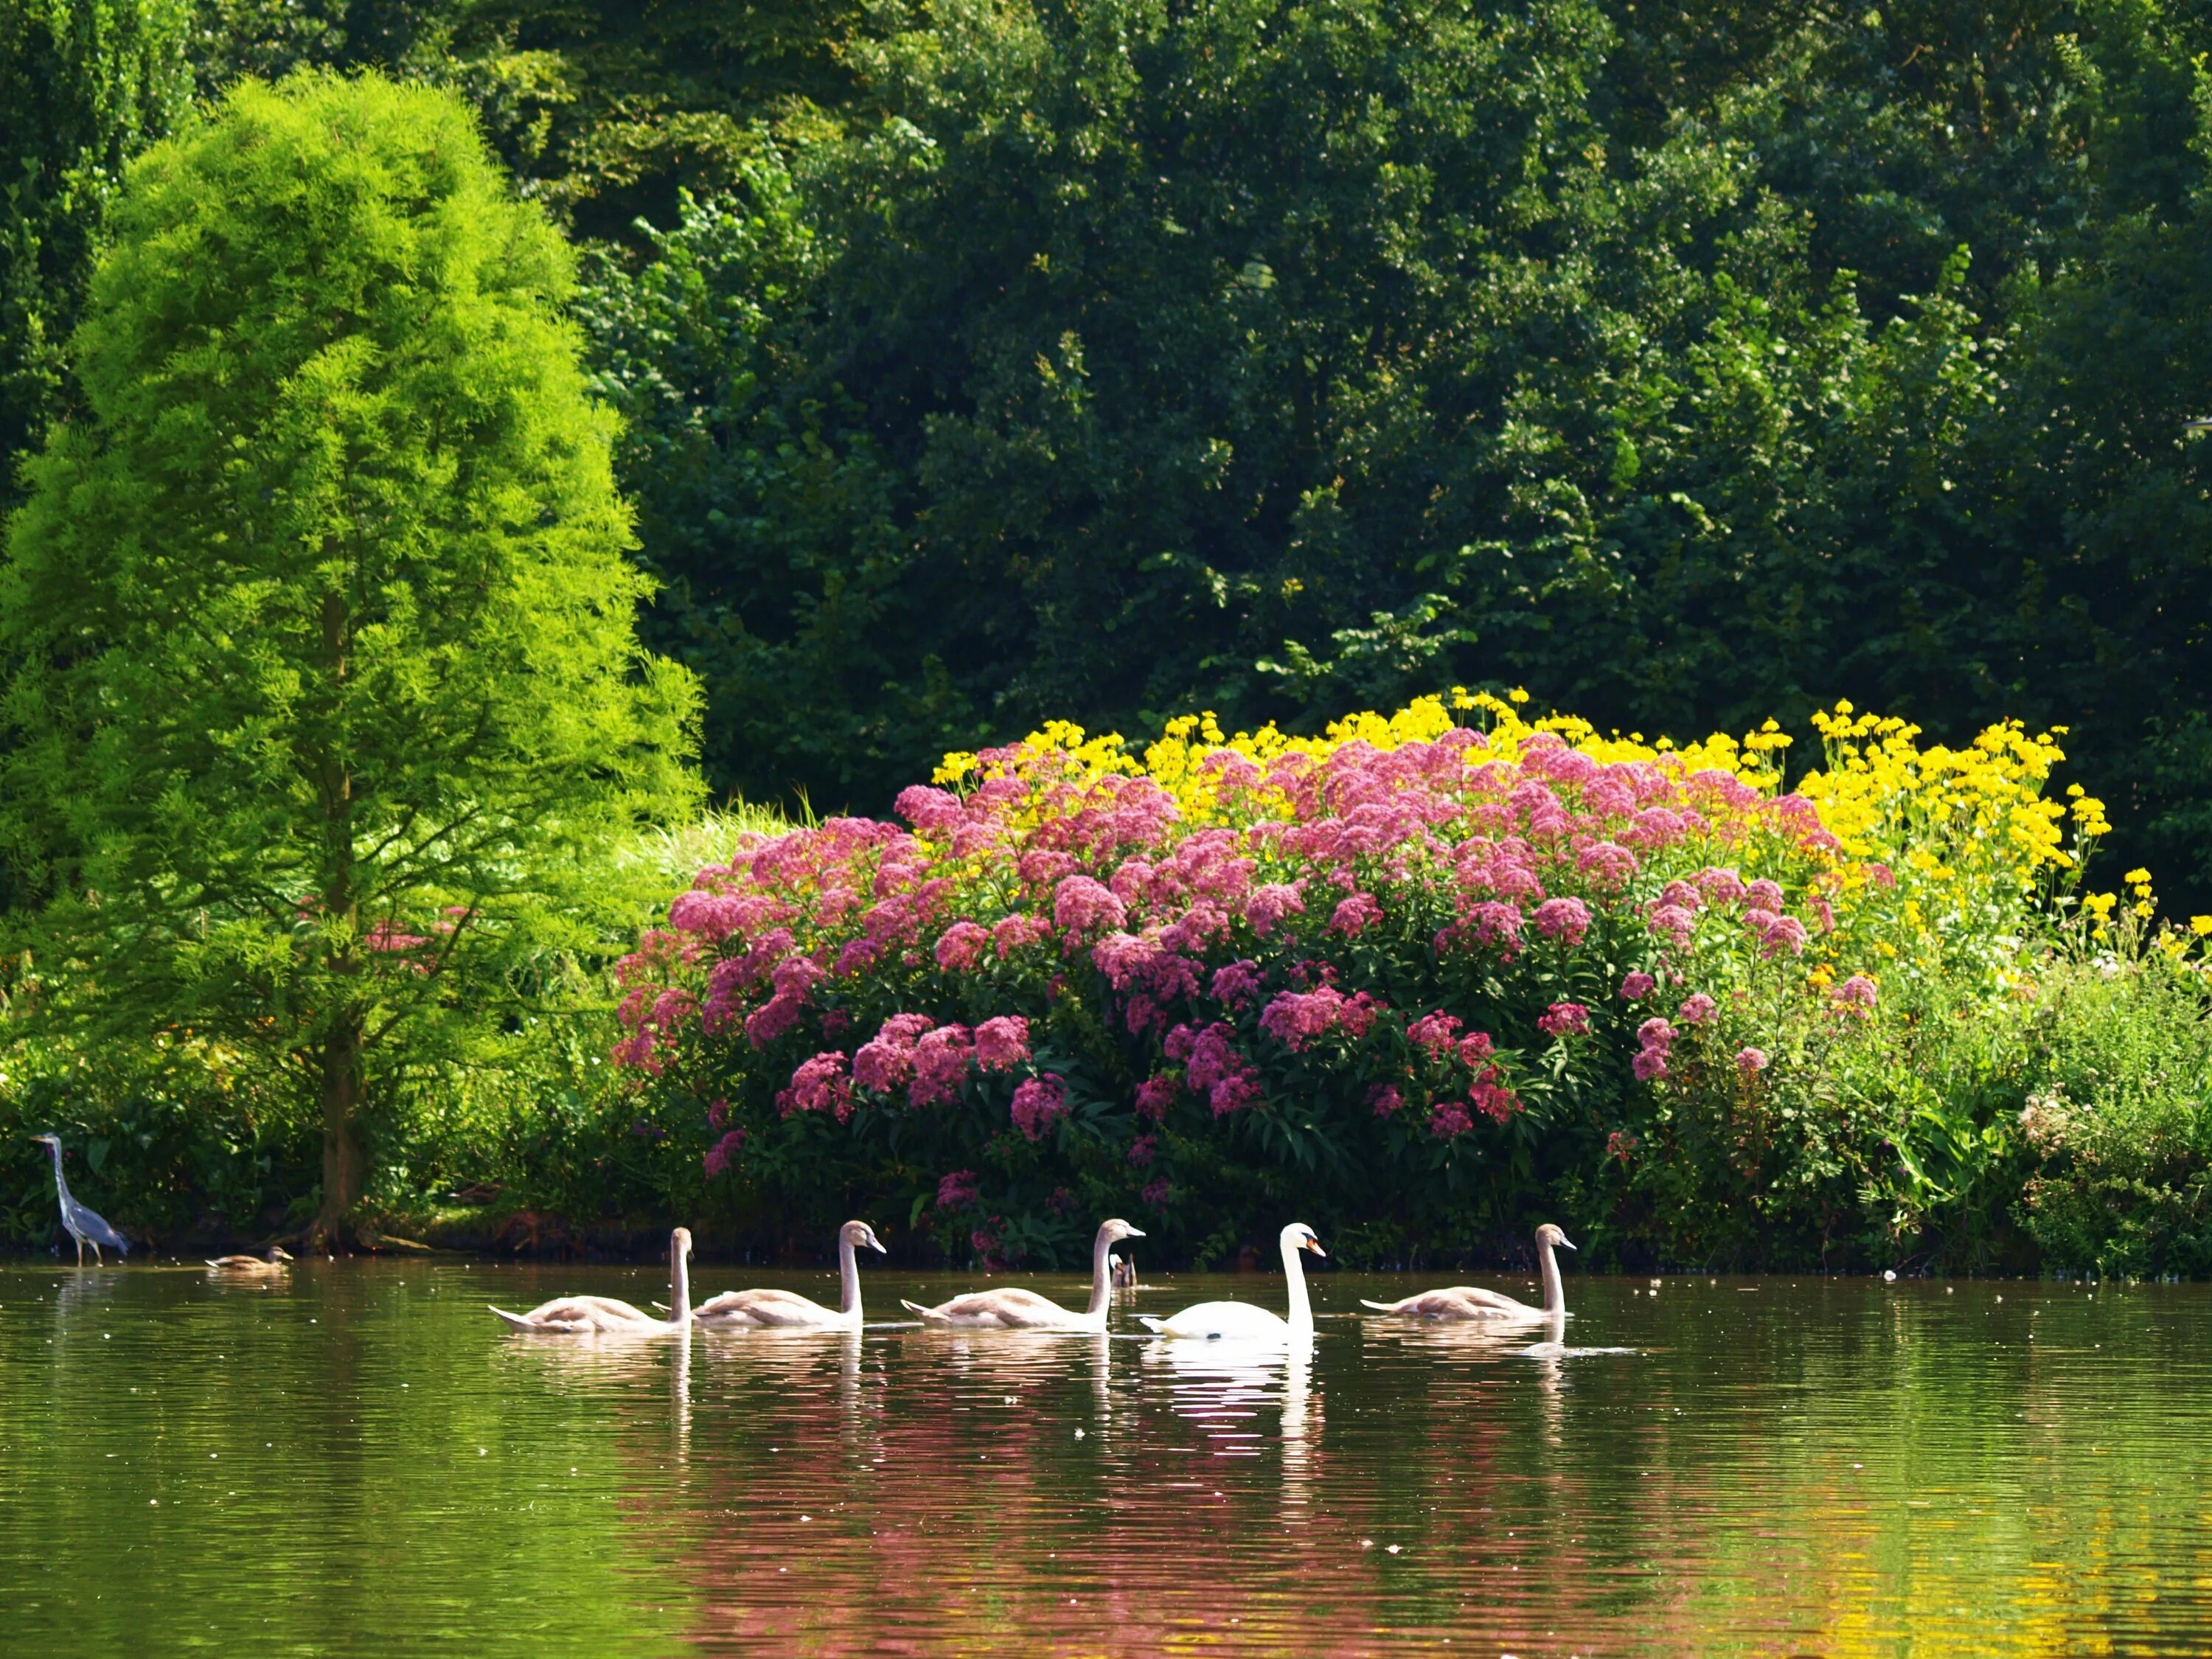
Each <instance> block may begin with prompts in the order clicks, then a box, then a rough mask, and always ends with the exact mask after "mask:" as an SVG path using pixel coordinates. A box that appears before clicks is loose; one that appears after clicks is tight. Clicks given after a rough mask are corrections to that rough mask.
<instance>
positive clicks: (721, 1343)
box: [0, 1261, 2212, 1659]
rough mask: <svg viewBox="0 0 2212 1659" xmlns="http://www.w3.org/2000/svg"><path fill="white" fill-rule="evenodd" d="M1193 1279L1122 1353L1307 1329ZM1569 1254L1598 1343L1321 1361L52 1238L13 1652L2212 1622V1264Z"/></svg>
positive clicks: (801, 1649) (1349, 1288)
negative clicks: (1721, 1262)
mask: <svg viewBox="0 0 2212 1659" xmlns="http://www.w3.org/2000/svg"><path fill="white" fill-rule="evenodd" d="M1153 1277H1154V1279H1155V1281H1156V1283H1157V1285H1158V1288H1157V1289H1146V1290H1143V1291H1139V1292H1137V1293H1135V1294H1134V1295H1133V1296H1127V1297H1124V1298H1123V1299H1122V1304H1121V1308H1120V1309H1118V1310H1117V1311H1116V1314H1115V1326H1116V1328H1117V1331H1118V1330H1119V1329H1121V1328H1133V1320H1131V1319H1130V1318H1129V1317H1128V1314H1129V1312H1131V1311H1133V1310H1138V1309H1141V1310H1145V1311H1149V1312H1159V1311H1167V1310H1171V1309H1173V1308H1175V1307H1179V1306H1181V1305H1182V1304H1185V1303H1187V1302H1191V1301H1195V1300H1199V1299H1201V1298H1203V1297H1207V1296H1212V1295H1221V1294H1231V1295H1238V1296H1242V1297H1247V1298H1249V1299H1253V1300H1256V1301H1260V1302H1261V1303H1263V1304H1271V1305H1275V1306H1278V1307H1279V1306H1280V1297H1281V1280H1280V1279H1279V1278H1278V1277H1272V1276H1254V1277H1247V1278H1242V1279H1219V1278H1217V1279H1199V1278H1194V1277H1183V1278H1178V1279H1164V1278H1159V1277H1158V1276H1153ZM1476 1277H1477V1278H1478V1280H1479V1281H1480V1276H1476ZM697 1282H698V1285H699V1287H700V1289H701V1291H702V1293H703V1292H708V1291H714V1290H718V1289H726V1288H733V1287H736V1286H737V1285H740V1284H742V1283H757V1282H780V1283H784V1284H789V1285H796V1286H798V1287H799V1288H802V1289H805V1290H808V1291H813V1292H816V1293H829V1294H834V1290H833V1287H832V1286H831V1285H830V1281H829V1279H828V1277H827V1276H826V1275H820V1274H782V1275H776V1274H771V1273H761V1272H758V1271H747V1270H739V1269H724V1268H720V1267H713V1266H708V1267H703V1268H702V1269H701V1270H700V1272H699V1273H698V1275H697ZM1032 1282H1035V1283H1036V1284H1037V1285H1039V1286H1040V1287H1041V1288H1043V1289H1046V1290H1048V1291H1060V1292H1064V1293H1065V1294H1066V1297H1068V1299H1075V1298H1076V1297H1078V1296H1079V1289H1078V1288H1077V1287H1076V1285H1075V1284H1074V1281H1073V1279H1039V1280H1036V1281H1032ZM1425 1282H1431V1281H1425ZM1486 1282H1490V1283H1493V1284H1499V1285H1501V1286H1502V1287H1504V1288H1508V1289H1512V1288H1516V1284H1515V1282H1514V1281H1511V1280H1500V1279H1496V1278H1492V1279H1488V1280H1487V1281H1486ZM1568 1283H1569V1295H1570V1298H1571V1305H1572V1306H1573V1307H1574V1308H1575V1310H1576V1317H1575V1318H1574V1320H1573V1321H1572V1322H1571V1324H1570V1325H1569V1327H1568V1337H1567V1342H1568V1351H1567V1352H1565V1353H1563V1354H1562V1353H1559V1352H1551V1353H1545V1352H1529V1347H1530V1345H1531V1343H1532V1342H1534V1341H1537V1340H1541V1334H1542V1333H1541V1331H1539V1332H1537V1333H1535V1334H1533V1335H1532V1334H1528V1333H1522V1334H1517V1335H1515V1336H1512V1337H1510V1338H1505V1339H1498V1338H1490V1339H1484V1338H1481V1337H1479V1336H1474V1335H1470V1334H1466V1333H1463V1332H1446V1331H1437V1330H1429V1331H1419V1330H1415V1331H1410V1332H1409V1331H1405V1330H1402V1329H1398V1328H1390V1327H1388V1326H1386V1325H1384V1324H1383V1323H1382V1322H1375V1321H1368V1320H1363V1319H1360V1318H1356V1317H1352V1316H1349V1313H1348V1310H1352V1309H1354V1308H1355V1307H1356V1300H1355V1298H1356V1297H1358V1296H1359V1295H1361V1294H1366V1295H1370V1296H1378V1295H1381V1294H1383V1292H1384V1291H1386V1290H1387V1291H1390V1292H1391V1293H1393V1294H1396V1293H1402V1290H1403V1289H1404V1288H1410V1287H1411V1281H1401V1280H1397V1279H1371V1278H1366V1279H1363V1278H1357V1277H1354V1276H1352V1275H1350V1274H1331V1275H1327V1276H1324V1277H1322V1278H1320V1279H1317V1281H1316V1304H1317V1308H1318V1310H1319V1311H1320V1313H1321V1315H1322V1321H1321V1327H1320V1330H1321V1334H1320V1338H1319V1340H1318V1341H1317V1342H1316V1345H1315V1348H1314V1352H1313V1355H1312V1358H1311V1360H1310V1363H1303V1364H1302V1363H1298V1362H1296V1361H1286V1360H1285V1359H1284V1358H1281V1357H1279V1356H1275V1357H1267V1356H1264V1355H1258V1354H1244V1355H1238V1354H1233V1353H1231V1354H1224V1353H1221V1352H1218V1351H1215V1352H1208V1351H1206V1350H1205V1349H1198V1350H1196V1351H1193V1350H1192V1349H1191V1348H1190V1347H1189V1346H1188V1345H1186V1346H1180V1347H1178V1346H1164V1345H1159V1344H1155V1343H1153V1342H1151V1341H1149V1340H1137V1339H1135V1338H1132V1337H1127V1336H1121V1335H1118V1334H1117V1335H1116V1336H1115V1337H1113V1338H1111V1339H1103V1340H1091V1339H1087V1338H1066V1337H1056V1338H1055V1337H1024V1336H1003V1335H994V1336H981V1335H965V1336H947V1335H941V1334H923V1333H921V1332H920V1331H916V1330H913V1329H884V1328H871V1329H870V1330H868V1331H867V1332H866V1334H863V1335H861V1336H859V1337H855V1338H844V1337H836V1336H830V1337H790V1336H768V1335H757V1334H756V1335H726V1336H714V1337H696V1338H694V1339H693V1340H690V1342H688V1343H681V1342H678V1341H675V1340H660V1341H658V1342H649V1343H647V1344H644V1345H641V1346H629V1347H622V1346H614V1347H609V1346H599V1347H588V1346H580V1345H577V1344H574V1343H562V1342H559V1341H555V1340H544V1339H537V1340H533V1339H531V1338H527V1337H518V1336H513V1335H509V1334H506V1333H505V1332H504V1331H503V1330H502V1329H501V1327H499V1325H498V1324H497V1322H495V1321H494V1320H493V1319H492V1317H491V1316H489V1314H488V1313H486V1312H485V1311H484V1304H485V1303H486V1301H488V1300H498V1301H500V1302H501V1303H503V1304H506V1305H508V1306H527V1305H529V1304H532V1303H533V1302H535V1301H537V1300H538V1299H540V1298H542V1297H545V1296H550V1295H552V1294H554V1293H556V1292H559V1291H568V1290H591V1291H601V1292H605V1293H611V1294H615V1295H621V1296H626V1297H630V1298H632V1299H634V1300H639V1301H643V1300H645V1299H647V1298H649V1297H653V1296H656V1295H665V1280H662V1279H660V1278H659V1275H658V1274H657V1273H655V1272H653V1271H652V1270H646V1269H637V1270H632V1269H591V1268H572V1267H520V1268H518V1267H499V1266H492V1265H488V1264H477V1263H455V1264H446V1263H440V1264H438V1265H435V1266H433V1265H427V1264H425V1263H423V1262H419V1261H418V1262H411V1263H407V1264H404V1265H403V1264H392V1263H386V1262H345V1263H331V1264H325V1263H314V1264H309V1265H307V1266H304V1267H302V1268H301V1270H299V1271H298V1272H297V1273H295V1275H294V1277H293V1279H292V1281H291V1282H290V1283H289V1285H283V1286H281V1287H279V1288H276V1289H262V1288H254V1287H251V1286H232V1285H215V1284H211V1283H210V1282H209V1281H208V1280H207V1279H205V1278H204V1277H203V1276H202V1275H200V1274H198V1273H194V1272H191V1271H188V1270H185V1269H182V1268H162V1267H132V1268H130V1269H128V1270H125V1271H120V1272H118V1271H113V1270H111V1271H107V1272H91V1271H88V1272H85V1273H77V1272H76V1271H75V1270H74V1269H70V1268H63V1269H55V1268H52V1267H47V1266H45V1265H43V1264H40V1265H39V1266H35V1267H33V1266H29V1265H18V1266H13V1267H0V1651H5V1652H9V1653H25V1654H30V1653H40V1654H46V1653H54V1654H71V1655H75V1654H107V1653H116V1654H123V1653H129V1654H159V1653H175V1652H191V1651H205V1652H210V1653H218V1654H224V1655H257V1654H295V1653H297V1654H311V1653H312V1654H325V1653H328V1654H378V1655H384V1654H404V1653H428V1652H439V1653H466V1654H505V1653H518V1654H521V1653H527V1654H550V1653H611V1652H618V1651H619V1652H625V1653H671V1654H672V1653H691V1652H708V1653H757V1652H760V1653H777V1654H787V1653H847V1652H859V1651H866V1650H888V1651H897V1652H902V1653H937V1652H983V1651H1003V1652H1024V1653H1036V1652H1066V1653H1115V1654H1119V1653H1130V1654H1141V1653H1156V1652H1159V1651H1161V1650H1167V1649H1171V1648H1179V1647H1184V1646H1188V1647H1194V1648H1204V1649H1206V1650H1210V1651H1214V1652H1226V1653H1285V1654H1289V1653H1297V1654H1309V1653H1316V1652H1324V1651H1326V1652H1332V1653H1358V1652H1370V1651H1399V1652H1405V1651H1443V1650H1446V1648H1447V1646H1448V1645H1449V1650H1451V1651H1454V1652H1467V1653H1475V1654H1485V1655H1498V1654H1515V1655H1520V1656H1523V1659H1529V1656H1535V1655H1540V1654H1543V1655H1551V1654H1559V1655H1565V1654H1583V1655H1589V1654H1611V1653H1681V1654H1711V1653H1771V1654H1798V1653H1817V1654H1862V1653H1864V1654H1904V1653H1959V1654H2026V1653H2038V1654H2042V1653H2048V1654H2061V1653H2069V1654H2070V1653H2101V1652H2112V1653H2174V1654H2181V1653H2192V1654H2201V1653H2204V1652H2207V1651H2212V1342H2208V1337H2209V1336H2212V1295H2208V1293H2207V1291H2206V1290H2205V1289H2204V1288H2203V1287H2201V1286H2145V1287H2142V1288H2130V1289H2100V1290H2098V1291H2096V1292H2095V1293H2094V1294H2091V1293H2088V1292H2087V1291H2082V1290H2080V1289H2075V1288H2070V1287H2066V1286H2061V1285H2022V1284H2017V1283H2015V1284H2008V1285H1984V1284H1972V1285H1960V1286H1959V1287H1958V1288H1957V1289H1956V1291H1955V1292H1947V1291H1946V1290H1945V1289H1944V1288H1943V1287H1942V1286H1941V1285H1920V1284H1911V1285H1887V1286H1886V1285H1881V1284H1876V1283H1867V1282H1857V1281H1853V1282H1845V1283H1822V1282H1820V1281H1815V1280H1802V1281H1798V1282H1796V1283H1795V1284H1793V1283H1792V1282H1790V1281H1789V1280H1786V1279H1757V1280H1743V1279H1722V1280H1720V1281H1719V1282H1718V1283H1717V1284H1715V1283H1708V1282H1707V1281H1706V1280H1705V1279H1701V1278H1700V1279H1668V1280H1667V1281H1666V1282H1665V1284H1664V1285H1663V1287H1662V1290H1661V1291H1660V1292H1659V1293H1658V1294H1657V1295H1656V1297H1655V1296H1653V1295H1651V1294H1650V1293H1649V1291H1647V1290H1646V1289H1645V1281H1643V1280H1640V1279H1639V1280H1626V1281H1624V1280H1611V1279H1582V1278H1571V1279H1569V1281H1568ZM866 1284H867V1291H868V1295H869V1297H870V1302H871V1306H872V1310H873V1311H874V1313H875V1315H876V1316H878V1317H885V1316H887V1315H888V1313H889V1312H890V1311H895V1310H896V1308H897V1304H896V1300H895V1298H896V1297H897V1296H898V1295H900V1294H902V1293H904V1294H909V1295H916V1296H917V1297H920V1296H921V1295H923V1294H925V1293H926V1294H927V1296H928V1297H930V1298H931V1299H934V1298H935V1297H939V1296H942V1295H944V1294H947V1293H949V1292H950V1291H951V1290H952V1289H955V1288H959V1286H957V1285H955V1284H954V1283H953V1282H952V1281H950V1280H947V1279H931V1280H927V1281H919V1280H917V1279H915V1278H913V1277H911V1276H908V1275H903V1274H901V1273H898V1272H896V1270H890V1269H882V1270H877V1271H874V1272H871V1273H868V1274H867V1279H866Z"/></svg>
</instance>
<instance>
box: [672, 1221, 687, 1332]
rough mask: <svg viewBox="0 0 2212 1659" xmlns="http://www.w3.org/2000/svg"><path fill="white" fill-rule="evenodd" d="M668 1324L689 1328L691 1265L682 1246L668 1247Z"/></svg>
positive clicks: (674, 1244)
mask: <svg viewBox="0 0 2212 1659" xmlns="http://www.w3.org/2000/svg"><path fill="white" fill-rule="evenodd" d="M668 1322H669V1323H670V1324H671V1325H679V1326H681V1327H683V1328H684V1329H685V1330H689V1329H690V1328H691V1263H690V1260H689V1258H688V1257H687V1256H686V1255H685V1253H684V1247H683V1245H681V1244H678V1243H671V1244H670V1245H669V1247H668Z"/></svg>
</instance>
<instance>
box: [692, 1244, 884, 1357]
mask: <svg viewBox="0 0 2212 1659" xmlns="http://www.w3.org/2000/svg"><path fill="white" fill-rule="evenodd" d="M863 1244H865V1245H866V1246H867V1247H868V1248H869V1249H872V1250H875V1251H877V1252H878V1253H880V1254H882V1255H890V1251H888V1250H885V1249H884V1247H883V1245H882V1243H880V1242H879V1241H878V1239H877V1237H876V1234H875V1230H874V1229H873V1228H872V1227H870V1226H869V1225H868V1224H867V1223H866V1222H865V1221H848V1222H847V1223H846V1224H845V1225H843V1226H842V1227H840V1228H839V1229H837V1278H838V1281H839V1286H840V1289H841V1291H842V1294H841V1295H840V1296H839V1297H838V1300H837V1305H836V1307H834V1308H825V1307H823V1305H822V1304H820V1303H819V1302H816V1301H814V1300H812V1299H811V1297H804V1296H801V1295H799V1292H798V1291H777V1290H759V1291H723V1292H722V1293H721V1295H720V1296H717V1297H709V1298H708V1300H706V1301H704V1302H702V1303H701V1304H699V1308H698V1311H697V1312H696V1313H695V1314H694V1315H693V1316H692V1318H693V1320H694V1321H695V1322H696V1323H698V1324H699V1325H701V1326H702V1327H704V1328H707V1329H708V1330H719V1331H757V1330H770V1331H857V1330H859V1329H860V1262H859V1261H857V1260H856V1259H855V1258H854V1255H853V1252H854V1250H855V1249H858V1248H859V1247H860V1245H863Z"/></svg>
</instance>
